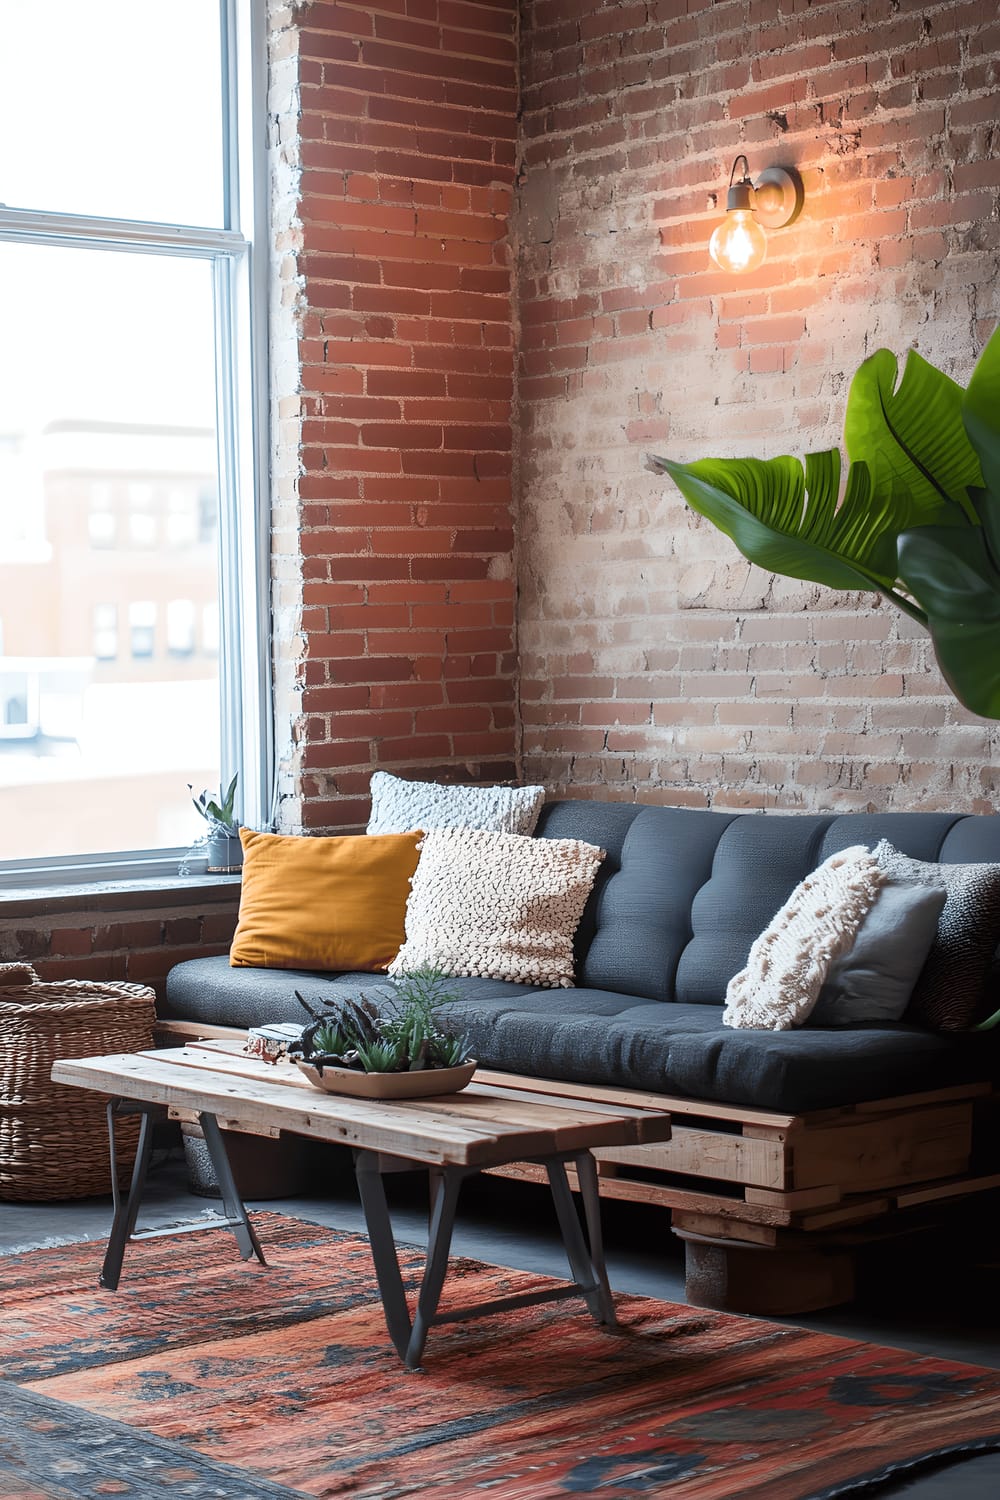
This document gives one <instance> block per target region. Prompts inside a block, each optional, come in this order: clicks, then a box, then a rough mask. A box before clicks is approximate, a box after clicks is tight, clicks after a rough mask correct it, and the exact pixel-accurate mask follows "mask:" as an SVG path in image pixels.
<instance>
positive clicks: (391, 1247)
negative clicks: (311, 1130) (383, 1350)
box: [354, 1151, 411, 1361]
mask: <svg viewBox="0 0 1000 1500" xmlns="http://www.w3.org/2000/svg"><path fill="white" fill-rule="evenodd" d="M354 1172H355V1175H356V1177H357V1179H358V1192H359V1193H360V1194H361V1207H362V1208H363V1210H364V1215H365V1224H366V1225H367V1226H368V1239H369V1242H370V1244H371V1247H372V1261H373V1263H374V1265H375V1279H376V1280H377V1281H378V1289H379V1295H380V1296H381V1298H382V1310H383V1312H384V1313H385V1322H386V1327H387V1328H388V1330H389V1337H390V1338H391V1339H392V1342H393V1344H394V1345H395V1349H396V1353H397V1354H398V1355H399V1357H400V1359H402V1360H404V1361H405V1359H406V1351H407V1348H408V1346H409V1342H410V1331H411V1323H410V1309H409V1307H408V1306H407V1302H406V1293H405V1291H404V1290H403V1278H402V1276H401V1275H400V1271H399V1259H398V1257H397V1255H396V1241H395V1238H394V1236H393V1232H392V1220H391V1219H390V1218H389V1205H388V1203H387V1202H386V1197H385V1184H384V1183H383V1181H382V1173H381V1170H380V1168H379V1155H378V1152H377V1151H355V1153H354Z"/></svg>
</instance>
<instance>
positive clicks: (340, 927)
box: [229, 828, 423, 972]
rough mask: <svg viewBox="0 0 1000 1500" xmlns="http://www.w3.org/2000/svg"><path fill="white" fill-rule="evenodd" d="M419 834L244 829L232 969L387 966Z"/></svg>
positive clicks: (400, 934)
mask: <svg viewBox="0 0 1000 1500" xmlns="http://www.w3.org/2000/svg"><path fill="white" fill-rule="evenodd" d="M422 837H423V835H422V834H421V833H419V832H415V833H387V834H380V835H376V836H374V837H372V836H369V835H366V834H359V835H357V836H356V837H355V836H350V835H348V836H346V837H344V838H304V837H289V836H286V835H283V834H277V833H254V832H253V831H252V830H251V829H249V828H241V829H240V839H241V841H242V843H243V890H242V894H241V896H240V916H239V922H238V924H237V927H236V935H235V937H234V938H233V946H232V948H231V949H230V951H229V962H230V964H231V965H232V966H233V968H262V969H361V970H365V971H368V972H374V971H375V970H380V969H387V968H388V966H389V964H390V963H391V962H392V960H393V959H394V958H395V957H396V954H397V953H398V952H399V949H400V947H401V946H402V943H403V938H404V937H405V935H406V922H405V919H406V901H407V898H408V896H409V894H410V881H411V879H412V877H413V873H414V871H415V870H416V868H417V860H418V859H419V858H420V856H419V854H418V853H417V845H418V844H419V842H420V840H421V838H422Z"/></svg>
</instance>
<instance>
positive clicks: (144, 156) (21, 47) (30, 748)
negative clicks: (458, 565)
mask: <svg viewBox="0 0 1000 1500" xmlns="http://www.w3.org/2000/svg"><path fill="white" fill-rule="evenodd" d="M262 10H263V6H262V4H260V3H258V0H171V3H170V4H169V5H141V4H136V0H102V4H101V5H100V6H99V7H93V6H88V5H81V4H80V3H79V0H48V3H47V4H46V5H44V6H34V5H25V4H24V3H23V0H0V26H2V35H3V38H4V45H3V48H2V50H0V205H2V206H0V329H2V330H3V332H2V337H0V882H3V883H7V884H10V883H29V882H31V883H34V882H36V881H38V880H40V879H41V880H45V879H49V880H60V881H62V880H67V879H79V878H85V877H86V875H87V873H88V872H89V873H91V874H93V875H94V876H100V877H102V878H108V877H110V876H112V875H115V874H122V875H124V874H130V873H137V872H141V871H142V870H143V869H145V870H147V871H152V870H154V869H159V868H163V869H170V868H176V861H177V858H178V856H179V854H183V853H184V852H185V851H186V850H187V848H188V846H189V845H190V844H191V843H192V841H193V840H195V839H196V838H197V836H198V835H199V834H200V833H201V832H202V829H203V825H201V823H200V821H199V819H198V817H197V814H196V813H195V811H194V809H193V808H192V806H191V801H190V796H189V793H188V783H193V784H194V787H195V790H196V791H200V790H201V789H202V788H203V787H210V788H217V787H219V785H220V784H221V783H224V782H227V781H228V779H229V778H230V777H231V776H232V775H233V773H234V772H237V773H238V774H239V787H240V805H241V809H242V812H243V815H244V817H245V818H246V819H247V821H249V822H254V823H257V822H259V821H260V820H261V819H262V818H264V817H266V814H267V811H268V802H269V786H270V758H269V736H268V729H267V726H268V721H269V715H268V713H267V694H268V676H267V667H266V662H267V651H266V608H265V605H266V587H265V583H264V579H265V574H266V550H265V544H264V542H265V538H266V527H264V526H262V525H261V524H260V522H261V517H262V515H263V513H264V506H265V503H266V497H265V496H264V495H263V494H262V485H261V478H260V476H261V474H262V473H263V472H264V470H265V464H264V463H263V461H262V454H263V452H264V451H265V443H266V439H265V432H266V396H265V392H264V391H263V389H262V385H263V378H262V377H263V371H264V369H265V367H266V358H265V353H264V351H265V349H266V332H265V329H264V326H263V309H264V307H265V306H266V288H265V286H264V285H263V282H264V277H265V269H264V267H265V265H266V220H265V218H264V215H265V213H266V208H265V206H264V194H263V191H262V184H261V182H260V176H261V174H260V171H259V165H260V161H261V160H262V156H263V152H262V141H261V133H262V126H260V125H258V126H257V127H256V128H255V120H257V121H259V120H261V119H262V108H258V107H257V106H258V105H259V103H260V101H261V100H262V97H263V89H264V83H265V80H264V79H263V77H262V70H263V67H264V62H263V59H264V56H265V51H264V38H263V34H262V31H263V22H262ZM39 58H44V67H38V66H36V65H35V63H37V59H39ZM32 60H35V61H34V62H33V61H32ZM257 242H259V243H260V245H261V255H260V256H259V257H255V255H254V251H253V246H254V244H255V243H257Z"/></svg>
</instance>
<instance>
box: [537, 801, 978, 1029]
mask: <svg viewBox="0 0 1000 1500" xmlns="http://www.w3.org/2000/svg"><path fill="white" fill-rule="evenodd" d="M537 832H538V834H539V835H540V836H541V837H543V838H578V839H586V840H587V842H588V843H594V844H600V845H601V847H602V848H604V849H605V850H606V851H607V852H606V858H605V861H604V864H603V866H602V869H601V872H600V875H599V876H598V880H597V884H596V885H595V888H594V892H593V894H592V895H591V898H590V901H589V902H588V904H587V909H586V911H585V913H584V917H583V921H582V922H581V924H580V930H579V932H578V934H577V955H576V959H577V963H576V971H577V983H578V984H579V985H584V986H586V987H588V988H590V989H600V990H614V991H620V992H621V993H624V994H629V995H640V996H643V997H645V998H647V999H650V1000H678V1001H682V1002H684V1003H687V1004H700V1005H721V1004H722V1002H723V1000H724V998H725V992H726V985H727V984H728V983H729V980H730V979H731V978H732V976H733V975H734V974H736V973H738V972H739V970H740V969H741V968H742V967H743V965H744V964H745V962H746V959H747V954H748V953H749V951H750V946H751V944H752V943H753V941H754V939H755V938H756V937H757V935H758V934H759V933H760V932H762V931H763V929H764V928H765V927H766V926H767V924H768V922H769V921H770V920H771V918H772V917H773V916H774V914H775V912H776V911H777V910H778V908H779V907H780V906H781V905H782V904H783V903H784V901H785V900H786V899H787V897H788V896H789V895H790V894H791V892H792V891H793V890H794V888H795V886H796V885H798V883H799V881H800V880H802V879H803V878H804V877H805V876H806V875H808V874H809V872H810V870H813V869H815V868H816V866H817V865H818V864H820V863H821V862H822V861H823V860H824V859H826V858H827V857H828V855H830V854H833V853H835V852H836V851H837V850H839V849H846V848H849V847H850V846H851V845H852V844H867V845H869V846H870V847H874V845H875V844H877V843H878V841H879V839H882V838H886V839H888V840H889V841H890V843H892V844H894V845H895V846H896V848H897V849H899V850H901V851H902V852H903V853H904V854H909V855H911V856H912V857H913V858H915V859H923V860H928V861H937V862H940V863H944V864H963V863H967V862H972V861H987V862H990V863H1000V816H975V815H968V816H966V815H962V814H953V813H871V814H866V813H848V814H844V815H841V816H837V815H834V814H829V815H815V814H804V813H803V814H784V813H766V814H765V813H730V812H711V811H708V810H707V809H700V808H686V807H637V806H636V805H635V804H632V803H618V802H590V801H560V802H550V803H548V804H547V805H546V806H545V807H544V808H543V810H542V816H541V818H540V820H539V824H538V830H537Z"/></svg>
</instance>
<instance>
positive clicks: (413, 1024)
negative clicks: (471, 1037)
mask: <svg viewBox="0 0 1000 1500" xmlns="http://www.w3.org/2000/svg"><path fill="white" fill-rule="evenodd" d="M390 982H391V984H392V989H393V992H394V993H393V995H392V997H391V998H390V999H388V1000H386V999H384V998H381V997H380V1000H379V1002H378V1003H376V1002H375V1001H373V1000H371V999H368V998H366V997H365V996H364V995H362V996H361V998H360V999H359V1000H344V1001H342V1002H340V1003H339V1004H338V1005H336V1006H335V1007H334V1008H332V1009H330V1010H326V1011H322V1012H320V1011H317V1010H315V1009H314V1008H313V1007H312V1005H310V1003H309V1001H308V1000H306V999H305V997H304V996H303V995H301V994H300V993H299V992H298V990H296V992H295V995H296V999H297V1000H298V1001H299V1003H300V1004H301V1005H302V1006H303V1007H304V1008H305V1010H307V1011H308V1013H309V1015H310V1016H311V1017H312V1022H311V1024H310V1025H309V1026H307V1027H306V1028H305V1030H304V1031H303V1032H302V1035H301V1037H300V1038H299V1040H298V1041H296V1042H293V1043H292V1045H291V1046H290V1047H289V1048H288V1056H289V1057H290V1058H291V1059H292V1061H293V1062H295V1063H296V1064H297V1066H298V1067H299V1068H300V1069H301V1071H302V1072H303V1073H304V1074H305V1075H306V1077H307V1078H308V1079H309V1081H310V1082H311V1083H313V1084H315V1085H316V1087H317V1088H321V1089H324V1090H326V1091H327V1092H328V1093H351V1094H357V1095H359V1096H362V1097H369V1098H381V1099H386V1098H396V1099H400V1098H414V1097H418V1096H419V1095H431V1094H445V1093H452V1092H454V1091H456V1090H457V1089H461V1088H464V1087H465V1085H466V1084H467V1083H468V1082H469V1081H470V1079H471V1078H472V1075H473V1073H474V1072H475V1069H476V1063H475V1059H474V1058H472V1057H470V1055H469V1054H470V1051H471V1049H470V1046H469V1041H468V1038H467V1037H465V1036H462V1035H461V1034H459V1033H457V1032H455V1031H453V1030H451V1029H449V1027H448V1026H447V1024H446V1023H444V1022H443V1021H442V1020H441V1018H440V1016H439V1014H438V1012H439V1010H440V1008H441V1007H442V1006H443V1005H446V1004H448V1002H449V1001H452V1000H457V999H458V996H457V995H456V994H455V993H454V992H453V991H449V989H448V981H447V978H446V976H445V975H443V974H440V973H438V972H437V971H436V970H433V969H415V970H413V971H412V972H411V973H410V974H405V975H403V976H401V977H400V978H399V979H394V980H392V981H390Z"/></svg>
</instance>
